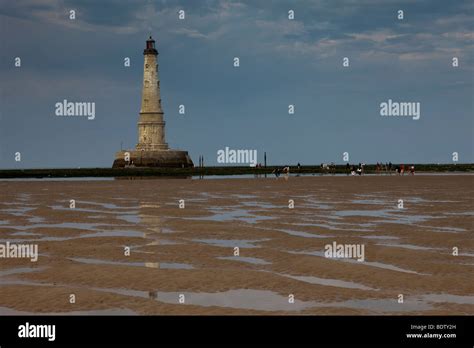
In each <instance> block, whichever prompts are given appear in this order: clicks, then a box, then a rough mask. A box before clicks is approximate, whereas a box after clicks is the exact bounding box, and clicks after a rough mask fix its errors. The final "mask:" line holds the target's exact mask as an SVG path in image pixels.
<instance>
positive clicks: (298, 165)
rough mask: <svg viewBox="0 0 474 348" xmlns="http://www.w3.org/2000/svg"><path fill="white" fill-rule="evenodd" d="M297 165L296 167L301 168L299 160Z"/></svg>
mask: <svg viewBox="0 0 474 348" xmlns="http://www.w3.org/2000/svg"><path fill="white" fill-rule="evenodd" d="M297 167H298V170H300V169H301V164H300V162H298V164H297Z"/></svg>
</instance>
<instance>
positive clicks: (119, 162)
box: [112, 150, 194, 168]
mask: <svg viewBox="0 0 474 348" xmlns="http://www.w3.org/2000/svg"><path fill="white" fill-rule="evenodd" d="M127 152H128V153H129V154H130V162H126V161H125V156H126V153H127ZM126 167H147V168H189V167H194V163H193V161H192V160H191V157H190V156H189V155H188V152H187V151H179V150H163V151H136V150H133V151H120V152H117V153H116V154H115V161H114V164H113V166H112V168H126Z"/></svg>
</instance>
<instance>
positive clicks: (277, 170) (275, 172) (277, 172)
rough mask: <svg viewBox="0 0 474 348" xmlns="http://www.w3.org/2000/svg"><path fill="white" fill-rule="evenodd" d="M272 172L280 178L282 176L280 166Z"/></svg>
mask: <svg viewBox="0 0 474 348" xmlns="http://www.w3.org/2000/svg"><path fill="white" fill-rule="evenodd" d="M272 173H273V174H275V176H276V177H277V178H278V177H279V176H280V168H276V169H274V170H273V172H272Z"/></svg>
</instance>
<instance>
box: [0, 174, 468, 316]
mask: <svg viewBox="0 0 474 348" xmlns="http://www.w3.org/2000/svg"><path fill="white" fill-rule="evenodd" d="M353 179H354V178H350V177H347V178H346V177H332V178H330V177H320V178H308V177H306V178H304V177H300V178H294V177H290V178H288V180H286V181H285V180H264V181H263V179H262V180H258V179H252V180H246V179H235V180H226V179H223V180H215V181H213V180H202V181H191V180H172V179H170V180H139V181H133V180H132V181H125V180H123V181H122V180H120V181H103V182H99V181H84V182H82V181H75V182H54V183H48V182H28V183H27V185H26V184H25V183H22V182H8V183H5V182H0V190H1V191H2V194H3V195H2V197H1V198H0V243H6V242H7V241H8V242H10V243H13V242H15V243H37V244H38V245H39V252H40V257H39V259H38V262H37V264H36V265H33V264H32V263H29V262H25V260H23V259H1V260H0V314H2V313H4V314H5V315H15V313H33V314H34V313H47V314H52V315H54V314H56V313H61V312H62V311H64V309H63V308H62V307H61V306H60V305H59V304H58V303H57V300H56V299H57V297H58V296H63V293H64V291H67V292H68V293H70V292H71V291H75V292H78V293H81V301H80V302H78V303H77V304H76V306H75V307H74V309H72V308H71V309H70V310H71V311H70V312H69V314H79V315H81V313H82V314H84V315H88V314H92V315H101V313H103V314H106V313H110V314H126V313H130V314H201V313H204V314H245V313H249V314H259V313H260V314H262V313H266V314H268V313H274V314H282V313H290V314H373V313H380V314H396V313H410V314H473V313H474V303H473V300H472V293H473V289H472V285H471V284H472V283H474V279H473V275H472V257H473V255H474V245H473V243H472V238H471V237H472V236H471V233H472V232H471V231H472V223H473V217H474V213H473V212H472V200H470V197H471V196H472V193H473V192H472V186H473V185H472V179H471V177H470V176H466V177H464V176H459V177H457V178H456V181H455V182H453V181H452V179H451V178H450V177H448V176H444V177H436V176H426V177H424V178H422V177H415V178H413V177H412V178H407V180H393V178H389V177H387V178H384V177H365V178H363V180H357V181H355V180H353ZM403 179H405V178H403ZM432 187H437V188H438V190H437V191H436V192H431V190H430V188H432ZM361 192H364V194H361ZM401 198H402V199H404V201H405V209H397V207H396V202H397V201H398V199H401ZM70 199H75V202H76V208H75V209H71V208H70V207H69V200H70ZM180 199H184V200H185V202H186V208H185V209H180V208H179V207H178V201H179V200H180ZM289 199H293V200H294V202H295V208H294V209H289V208H288V200H289ZM333 241H336V242H337V243H349V244H364V245H365V251H366V255H365V261H364V262H357V261H356V260H353V259H329V258H326V257H325V255H324V248H325V245H326V244H329V243H332V242H333ZM453 246H457V247H459V248H460V250H459V253H458V255H457V256H455V257H454V256H453V255H452V250H453ZM236 248H237V249H238V251H239V253H240V255H238V256H236V255H235V252H236ZM65 289H66V290H65ZM399 293H403V294H405V295H406V296H405V302H404V304H403V305H401V304H399V303H398V302H397V298H396V294H399ZM26 294H28V295H26ZM180 294H182V295H184V296H185V298H186V300H185V302H184V303H179V295H180ZM290 294H292V295H294V297H295V302H294V303H291V302H289V295H290ZM394 294H395V295H394ZM23 296H34V297H38V298H41V299H42V301H37V302H35V303H33V302H31V301H25V300H23Z"/></svg>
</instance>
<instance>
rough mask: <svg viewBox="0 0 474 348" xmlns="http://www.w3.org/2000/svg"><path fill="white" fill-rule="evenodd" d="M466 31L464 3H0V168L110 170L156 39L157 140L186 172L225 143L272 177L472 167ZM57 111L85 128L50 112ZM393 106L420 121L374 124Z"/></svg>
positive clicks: (471, 15)
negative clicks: (290, 172)
mask: <svg viewBox="0 0 474 348" xmlns="http://www.w3.org/2000/svg"><path fill="white" fill-rule="evenodd" d="M71 10H74V11H75V19H70V11H71ZM180 10H183V11H184V13H185V19H179V11H180ZM290 10H293V11H294V19H292V20H291V19H289V18H288V11H290ZM399 10H402V11H403V19H399V18H398V15H399V12H398V11H399ZM473 27H474V2H472V1H469V0H466V1H462V0H459V1H445V0H417V1H411V0H409V1H408V0H407V1H405V0H398V1H394V0H358V1H355V0H332V1H331V0H306V1H298V0H295V1H283V0H282V1H278V0H275V1H267V0H241V1H229V0H202V1H178V0H176V1H174V0H156V1H151V0H134V1H111V0H101V1H93V0H82V1H77V0H76V1H69V0H20V1H10V0H0V168H1V169H9V168H77V167H83V168H84V167H110V166H112V163H113V160H114V156H115V152H116V151H119V150H120V149H121V148H123V149H132V148H134V147H135V146H136V143H137V121H138V116H139V110H140V101H141V87H142V79H143V48H144V47H145V41H146V39H147V38H148V36H149V35H150V34H151V35H152V36H153V38H154V39H155V40H156V46H157V49H158V51H159V56H158V60H159V69H160V71H159V74H160V86H161V97H162V105H163V109H164V113H165V121H166V140H167V142H168V144H169V145H170V147H172V148H178V149H182V150H187V151H189V154H190V155H191V157H192V159H193V161H194V163H195V164H197V163H198V157H199V156H200V155H203V156H204V158H205V163H206V165H217V164H218V163H217V151H219V150H220V149H225V148H226V147H229V148H230V149H236V150H237V149H249V150H257V152H258V162H263V154H264V152H266V153H267V162H268V164H273V165H284V164H296V163H297V162H300V163H301V164H303V165H304V164H320V163H329V162H335V163H344V162H343V154H344V153H345V152H347V153H348V155H349V162H350V163H359V162H365V163H375V162H378V161H383V162H388V161H391V162H393V163H453V153H454V152H456V153H457V154H458V161H459V163H472V162H474V161H473V159H474V156H473V148H474V146H473V144H474V143H473V129H474V128H473V117H474V105H473V99H474V98H473V97H474V68H473V63H474V57H473V54H474V30H473V29H474V28H473ZM17 57H18V58H20V59H21V66H19V67H18V66H15V62H16V60H15V59H16V58H17ZM126 57H129V58H130V62H131V64H130V67H126V66H124V59H125V58H126ZM235 57H238V58H239V60H240V66H239V67H234V58H235ZM344 57H347V58H349V66H346V67H344V66H343V58H344ZM453 57H456V58H457V59H458V62H459V64H458V66H457V67H453ZM64 99H66V100H68V101H72V102H94V103H95V119H93V120H89V119H87V117H58V116H56V115H55V104H56V103H57V102H62V101H63V100H64ZM389 99H390V100H392V101H395V102H413V103H420V104H419V105H420V118H419V119H418V120H414V119H413V118H412V117H386V116H385V117H383V116H381V115H380V104H381V103H383V102H388V100H389ZM180 104H183V105H184V106H185V114H184V115H181V114H179V112H178V107H179V105H180ZM290 104H291V105H294V111H295V112H294V114H289V113H288V106H289V105H290ZM17 152H19V153H20V154H21V160H20V161H16V160H15V154H16V153H17Z"/></svg>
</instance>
